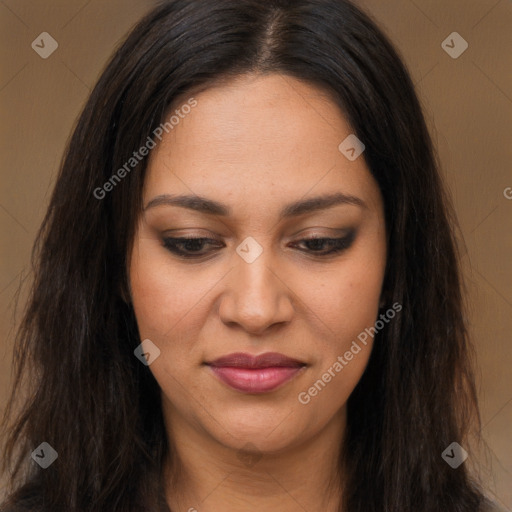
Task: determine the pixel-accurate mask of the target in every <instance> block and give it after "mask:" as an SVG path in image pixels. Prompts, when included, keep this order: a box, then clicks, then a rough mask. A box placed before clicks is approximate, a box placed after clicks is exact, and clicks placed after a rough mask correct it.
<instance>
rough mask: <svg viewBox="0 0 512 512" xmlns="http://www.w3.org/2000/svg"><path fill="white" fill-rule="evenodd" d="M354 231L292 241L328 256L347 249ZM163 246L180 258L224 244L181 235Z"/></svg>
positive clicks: (198, 256) (308, 251)
mask: <svg viewBox="0 0 512 512" xmlns="http://www.w3.org/2000/svg"><path fill="white" fill-rule="evenodd" d="M355 235H356V233H355V231H351V232H350V233H349V234H348V235H346V236H344V237H341V238H327V237H318V236H315V237H311V238H304V239H302V240H299V241H298V242H296V243H294V244H293V245H294V246H300V245H302V244H303V245H304V246H305V247H306V249H299V250H300V251H301V252H306V253H310V254H312V255H314V256H320V257H322V256H330V255H333V254H337V253H340V252H342V251H344V250H346V249H348V248H349V247H350V246H351V245H352V243H353V241H354V239H355ZM162 242H163V246H164V247H165V248H166V249H167V250H168V251H170V252H171V253H173V254H175V255H177V256H178V257H181V258H189V259H192V258H201V257H203V256H206V255H208V254H210V253H212V252H213V250H214V249H210V250H205V248H206V247H207V246H213V247H214V248H215V247H216V248H221V247H222V246H223V245H224V244H223V243H222V242H220V241H218V240H215V239H213V238H205V237H201V238H198V237H195V238H194V237H181V238H171V237H166V238H164V239H163V241H162Z"/></svg>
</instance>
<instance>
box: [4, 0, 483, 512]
mask: <svg viewBox="0 0 512 512" xmlns="http://www.w3.org/2000/svg"><path fill="white" fill-rule="evenodd" d="M453 223H454V220H453V217H452V214H451V211H450V208H449V203H448V200H447V198H446V196H445V193H444V191H443V187H442V184H441V181H440V177H439V173H438V169H437V164H436V161H435V157H434V151H433V148H432V144H431V140H430V137H429V134H428V132H427V129H426V126H425V122H424V119H423V116H422V113H421V109H420V106H419V103H418V100H417V97H416V95H415V93H414V89H413V86H412V83H411V80H410V77H409V75H408V73H407V71H406V69H405V68H404V65H403V64H402V63H401V61H400V59H399V57H398V56H397V54H396V51H395V50H394V49H393V48H392V46H391V45H390V43H389V42H388V40H387V39H386V38H385V36H384V35H383V34H382V33H381V32H380V31H379V29H378V28H377V27H376V26H375V25H374V24H373V22H372V21H371V20H369V19H368V17H367V16H366V15H364V14H363V13H362V12H361V11H360V10H359V9H357V8H356V7H355V6H354V5H352V4H351V3H349V2H347V1H344V0H343V1H340V0H294V1H291V0H275V1H269V2H260V1H254V0H236V1H235V0H221V1H216V2H209V1H207V0H199V1H198V0H195V1H193V0H172V1H167V2H165V3H163V4H162V5H161V6H159V7H158V8H156V9H155V10H154V11H152V12H151V13H150V14H149V15H148V16H147V17H145V18H144V19H143V20H142V21H141V22H140V23H139V24H138V25H137V26H136V27H135V29H134V30H133V31H132V33H131V34H130V35H129V37H128V38H127V40H126V41H125V43H124V44H123V45H122V46H121V47H120V48H119V49H118V51H117V52H116V54H115V55H114V57H113V59H112V61H111V62H110V63H109V65H108V66H107V68H106V69H105V71H104V72H103V74H102V76H101V78H100V79H99V82H98V84H97V85H96V87H95V89H94V91H93V92H92V94H91V97H90V99H89V101H88V103H87V105H86V106H85V109H84V112H83V113H82V115H81V117H80V119H79V122H78V124H77V126H76V128H75V131H74V133H73V136H72V139H71V141H70V143H69V147H68V150H67V153H66V156H65V159H64V162H63V165H62V170H61V173H60V175H59V178H58V180H57V183H56V186H55V190H54V193H53V197H52V200H51V203H50V206H49V209H48V212H47V215H46V217H45V219H44V222H43V226H42V228H41V231H40V234H39V236H38V240H37V245H36V249H37V251H36V253H35V257H36V259H35V268H34V270H35V282H34V287H33V291H32V295H31V297H30V300H29V304H28V309H27V312H26V316H25V318H24V321H23V324H22V326H21V328H20V331H19V334H18V338H17V346H16V363H17V366H16V368H17V378H16V382H15V388H14V392H13V397H12V399H11V402H10V405H11V407H10V408H9V409H8V411H7V415H6V421H5V424H4V426H5V428H6V429H7V428H9V425H12V427H10V428H11V430H10V436H9V438H8V440H7V444H6V458H5V463H4V466H5V470H7V469H9V471H10V472H11V473H12V475H11V478H12V489H13V492H12V493H11V495H10V496H9V499H8V500H7V502H6V504H5V510H11V509H12V510H37V511H52V512H53V511H60V510H63V511H64V510H65V511H73V512H82V511H95V512H98V511H101V512H103V511H109V512H111V511H123V512H131V511H141V510H148V511H149V510H151V511H156V510H162V511H172V512H182V511H189V512H191V511H194V510H197V511H200V512H201V511H205V512H206V511H218V510H230V511H234V512H237V511H242V510H243V511H253V510H258V511H259V510H279V511H285V512H286V511H296V510H309V511H316V510H324V511H343V512H359V511H361V512H362V511H365V512H370V511H375V512H377V511H384V510H385V511H387V512H405V511H407V512H408V511H415V512H427V511H428V512H431V511H436V512H437V511H439V510H443V511H447V512H451V511H453V512H455V511H457V512H462V511H483V510H489V508H488V507H489V506H491V505H490V504H489V502H487V501H486V500H485V499H484V495H483V493H482V491H481V490H480V488H479V486H478V484H477V482H476V481H475V479H474V477H473V476H472V475H471V474H470V472H469V470H468V467H467V466H468V464H469V463H470V462H471V460H468V461H467V462H465V459H466V457H467V451H466V450H465V449H464V447H466V448H468V445H467V441H468V435H469V434H470V433H471V427H472V426H473V427H474V428H476V429H477V427H478V411H477V408H476V395H475V388H474V382H473V374H472V370H471V364H470V362H471V361H470V354H471V352H470V347H469V342H468V339H467V333H466V330H465V325H464V320H463V318H464V317H463V309H462V304H463V301H462V297H461V292H460V282H459V281H460V278H459V269H458V260H457V255H456V249H455V243H454V237H453V233H452V224H453ZM26 377H28V378H29V381H30V385H31V388H30V389H31V394H30V395H29V397H28V398H27V399H26V400H25V401H24V403H23V404H22V405H23V407H22V409H21V413H20V414H19V415H18V416H16V417H14V418H13V419H12V421H11V417H12V416H14V415H13V411H14V404H15V403H16V396H17V395H16V390H18V389H20V386H21V384H22V383H23V381H24V380H23V379H24V378H26Z"/></svg>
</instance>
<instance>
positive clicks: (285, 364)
mask: <svg viewBox="0 0 512 512" xmlns="http://www.w3.org/2000/svg"><path fill="white" fill-rule="evenodd" d="M206 365H207V366H208V367H210V368H211V370H212V372H213V374H214V375H215V376H216V377H217V378H218V379H219V380H220V381H222V382H223V383H224V384H226V385H228V386H229V387H230V388H232V389H235V390H237V391H241V392H243V393H253V394H261V393H268V392H270V391H274V390H275V389H277V388H279V387H281V386H283V385H284V384H285V383H287V382H289V381H290V380H291V379H292V378H293V377H295V376H296V375H297V374H298V373H299V372H301V371H302V370H304V368H306V366H307V365H306V363H304V362H302V361H299V360H297V359H292V358H289V357H287V356H285V355H283V354H278V353H276V352H266V353H264V354H261V355H259V356H252V355H251V354H245V353H235V354H229V355H227V356H223V357H221V358H219V359H216V360H215V361H212V362H210V363H206Z"/></svg>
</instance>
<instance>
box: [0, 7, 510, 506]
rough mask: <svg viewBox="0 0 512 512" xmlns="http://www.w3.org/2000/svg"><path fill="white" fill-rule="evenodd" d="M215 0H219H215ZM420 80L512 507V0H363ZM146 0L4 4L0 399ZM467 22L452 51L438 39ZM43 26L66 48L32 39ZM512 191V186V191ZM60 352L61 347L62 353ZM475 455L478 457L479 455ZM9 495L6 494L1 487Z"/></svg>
mask: <svg viewBox="0 0 512 512" xmlns="http://www.w3.org/2000/svg"><path fill="white" fill-rule="evenodd" d="M212 1H214V0H212ZM361 4H362V6H363V7H365V8H366V9H367V11H368V12H369V13H370V14H371V15H372V16H373V17H374V18H375V19H376V20H377V22H379V23H380V25H381V26H382V27H383V29H384V30H385V31H386V32H387V34H388V35H389V36H390V37H391V39H392V40H393V41H394V42H395V44H396V46H397V47H398V49H399V50H400V52H401V53H402V55H403V57H404V58H405V61H406V63H407V65H408V66H409V69H410V71H411V73H412V76H413V79H414V81H415V83H416V85H417V89H418V93H419V95H420V97H421V100H422V103H423V106H424V109H425V114H426V117H427V120H428V122H429V125H430V127H431V130H432V133H433V137H434V140H435V141H436V143H437V146H438V148H439V153H440V158H441V162H442V164H443V169H444V173H445V175H446V180H447V183H448V185H449V187H450V190H451V193H452V195H453V198H454V202H455V206H456V210H457V212H458V216H459V221H460V225H461V230H462V234H463V239H464V243H465V249H464V250H463V252H464V253H465V256H464V266H465V272H466V277H467V286H468V291H469V297H470V302H471V314H470V318H469V323H470V326H471V332H472V334H473V336H474V340H475V345H476V349H477V353H478V360H479V366H480V372H479V394H480V398H481V410H482V417H483V425H484V435H485V439H486V441H487V443H488V445H489V449H490V450H489V457H488V458H487V459H486V460H484V464H483V467H484V477H485V478H486V479H487V481H488V488H489V492H490V493H491V494H492V495H494V496H495V497H496V499H497V500H498V501H499V502H501V504H502V505H505V506H507V507H512V486H510V485H507V482H509V484H510V482H511V481H512V446H511V442H510V431H511V425H512V387H511V378H510V375H511V372H510V368H511V367H512V351H511V350H510V349H509V344H508V339H509V333H510V332H511V329H512V315H511V313H512V266H511V264H510V262H511V260H512V237H511V236H510V233H511V227H512V199H507V198H506V191H507V187H512V173H511V170H510V162H511V152H512V144H511V142H512V141H511V134H512V129H511V125H512V116H511V114H512V83H511V82H512V74H511V58H510V56H511V55H512V53H511V50H512V24H511V21H512V3H511V2H510V0H450V1H445V0H414V1H413V0H386V1H382V0H364V1H363V2H361ZM152 5H153V3H152V2H151V1H149V0H108V1H102V0H52V1H46V2H34V1H33V0H0V23H1V30H0V38H1V41H0V62H1V66H2V72H1V76H0V108H1V116H2V123H1V150H0V155H1V160H2V168H1V169H2V171H1V178H2V182H1V183H2V187H1V189H0V226H1V233H2V235H1V237H2V238H1V241H2V243H1V265H0V309H1V317H0V320H1V323H0V329H1V332H0V336H1V339H2V345H1V350H0V408H3V406H4V404H5V400H6V397H7V393H8V389H9V385H10V381H11V354H12V342H13V334H14V327H15V325H16V322H17V321H18V320H19V313H20V311H21V307H22V306H23V304H24V298H25V297H26V285H25V286H23V288H22V289H21V293H20V294H19V310H18V315H17V317H16V318H15V317H14V316H13V314H14V306H15V300H16V292H17V290H18V289H19V287H20V283H21V282H22V280H23V279H24V278H28V279H27V280H26V281H25V283H27V282H28V281H29V280H30V267H29V256H30V250H31V246H32V243H33V240H34V236H35V233H36V229H37V227H38V226H39V224H40V222H41V220H42V216H43V214H44V211H45V207H46V205H47V201H48V198H49V192H50V191H51V189H52V186H53V184H54V179H55V176H56V172H57V170H58V165H59V162H60V158H61V155H62V151H63V148H64V145H65V143H66V140H67V138H68V136H69V133H70V131H71V129H72V126H73V123H74V121H75V119H76V117H77V115H78V113H79V111H80V109H81V107H82V106H83V104H84V102H85V100H86V98H87V96H88V94H89V92H90V90H91V87H92V86H93V84H94V83H95V81H96V79H97V78H98V75H99V73H100V72H101V70H102V68H103V66H104V64H105V62H106V60H107V58H108V57H109V56H110V54H111V53H112V51H113V49H114V47H115V46H116V45H117V44H118V42H119V40H120V39H121V38H122V37H123V35H124V34H125V33H126V31H127V30H128V29H129V28H130V27H131V26H132V25H133V24H134V23H135V22H136V21H137V20H138V19H139V18H140V17H141V15H143V14H144V13H145V12H146V11H147V10H149V9H150V8H151V7H152ZM454 31H456V32H458V33H459V34H460V35H461V36H462V37H463V38H464V39H465V40H466V41H467V42H468V43H469V47H468V49H467V50H466V51H465V52H464V53H463V54H462V55H461V56H460V57H459V58H457V59H452V58H451V57H450V56H449V55H448V54H447V53H445V51H444V50H443V49H442V47H441V42H442V41H443V40H445V39H446V38H447V36H448V35H449V34H451V33H452V32H454ZM41 32H49V33H50V34H51V35H52V36H53V37H54V38H55V39H56V40H57V42H58V44H59V47H58V49H57V50H56V51H55V53H53V54H52V55H51V56H50V57H49V58H48V59H42V58H41V57H39V55H37V54H36V53H35V51H34V50H33V49H32V48H31V43H32V41H33V40H34V39H36V37H37V36H38V35H39V34H40V33H41ZM508 190H509V192H510V194H509V198H512V189H508ZM56 357H58V354H56ZM471 455H474V456H476V455H475V454H474V453H470V457H471ZM0 495H1V493H0Z"/></svg>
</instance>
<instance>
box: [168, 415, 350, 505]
mask: <svg viewBox="0 0 512 512" xmlns="http://www.w3.org/2000/svg"><path fill="white" fill-rule="evenodd" d="M164 410H165V408H164ZM164 414H165V421H166V426H167V431H168V436H169V444H170V446H172V447H173V450H172V453H173V454H172V457H170V458H169V459H168V461H167V464H166V467H165V473H164V474H165V478H166V480H165V481H166V482H168V484H167V488H166V497H167V502H168V504H169V507H170V509H171V511H172V512H194V510H196V511H197V512H219V511H220V510H229V511H230V512H256V511H258V512H260V511H261V510H279V511H280V512H299V511H301V512H302V511H304V510H308V511H310V512H316V511H318V512H320V511H322V512H338V511H339V510H340V500H341V490H340V488H341V475H340V471H339V468H338V465H339V454H340V450H341V439H342V433H343V429H344V426H345V418H346V411H345V409H342V410H341V411H339V412H338V413H337V414H336V416H334V417H333V418H332V420H331V421H330V422H329V423H328V424H327V425H326V426H325V428H324V429H323V430H322V431H321V432H318V433H317V434H316V435H315V436H314V437H312V438H310V439H308V440H306V441H304V442H303V443H302V444H300V445H297V446H288V447H283V448H282V449H281V450H279V451H278V452H272V453H261V452H259V451H257V450H252V451H251V449H250V448H251V446H250V445H249V446H246V448H247V449H246V450H240V449H236V448H233V447H229V446H225V445H224V444H221V443H220V442H218V441H217V440H216V439H214V438H212V437H211V436H209V435H208V434H207V433H206V432H204V431H202V430H201V429H199V428H195V427H194V426H192V425H190V424H189V423H186V422H185V421H183V420H182V418H181V417H180V416H178V415H176V414H175V411H172V410H168V411H166V412H165V413H164ZM254 448H255V447H254ZM171 459H172V460H171Z"/></svg>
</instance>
